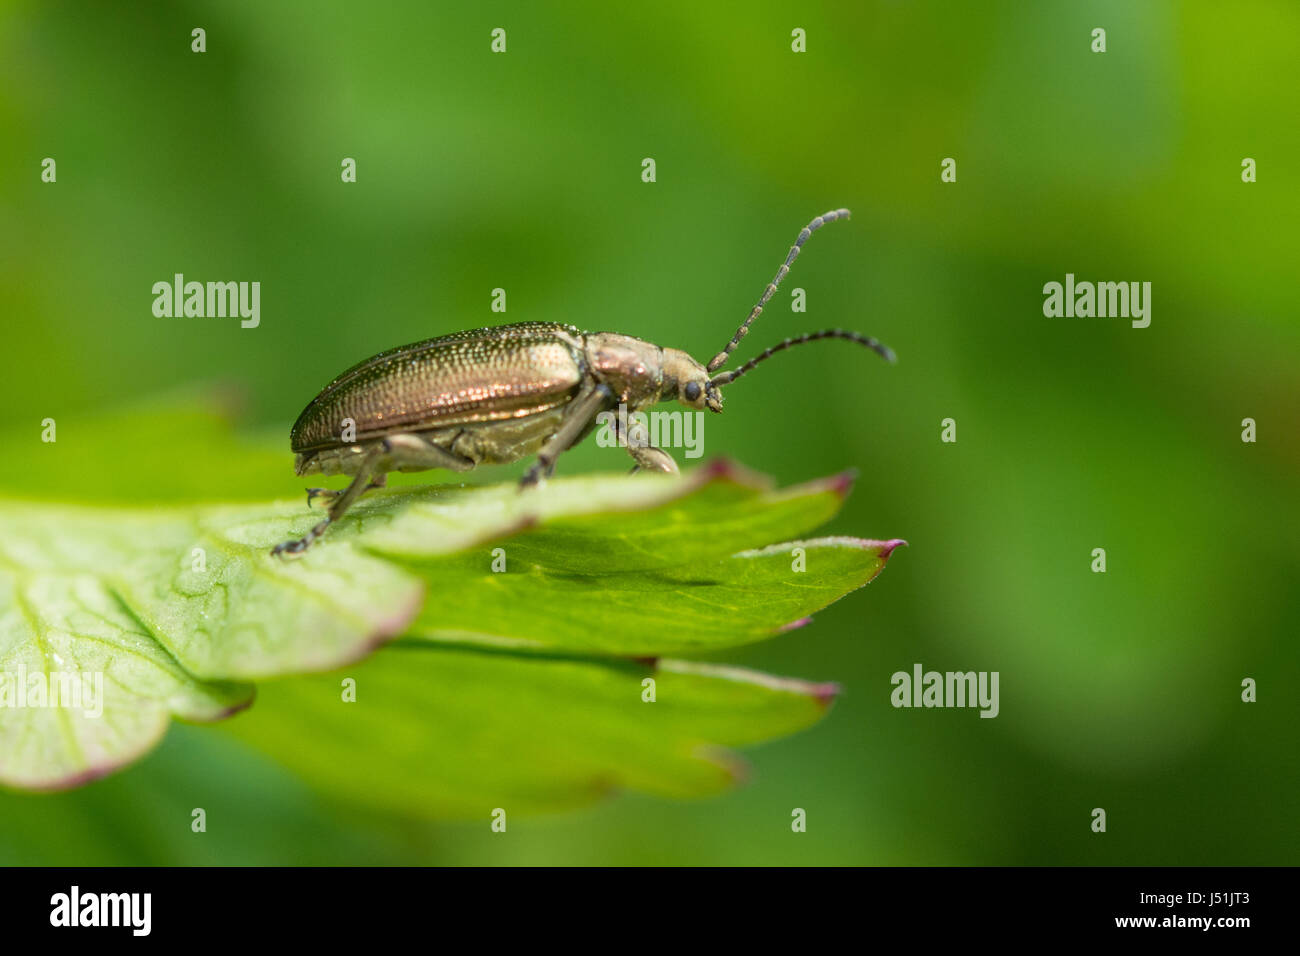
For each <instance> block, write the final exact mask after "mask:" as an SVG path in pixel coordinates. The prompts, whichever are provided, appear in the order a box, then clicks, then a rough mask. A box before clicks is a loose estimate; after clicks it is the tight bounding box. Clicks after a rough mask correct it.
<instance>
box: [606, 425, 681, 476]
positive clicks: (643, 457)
mask: <svg viewBox="0 0 1300 956" xmlns="http://www.w3.org/2000/svg"><path fill="white" fill-rule="evenodd" d="M613 426H614V436H615V438H616V439H617V440H618V443H619V444H620V445H624V446H625V447H626V448H627V453H628V454H629V455H631V456H632V460H633V461H634V462H636V464H635V465H633V466H632V474H634V475H635V474H636V473H637V472H638V471H640V470H641V469H642V468H644V469H646V470H647V471H662V472H665V473H666V474H669V475H677V474H681V470H680V469H679V468H678V467H677V461H676V460H675V459H674V458H673V456H672V455H670V454H668V452H666V451H664V450H663V449H662V448H656V447H655V446H654V445H652V444H650V442H649V441H648V440H646V438H645V436H644V435H643V434H639V433H638V434H631V435H629V434H627V433H626V432H624V431H623V428H622V425H620V423H619V421H618V419H617V418H615V419H614V422H613ZM628 431H632V429H628ZM638 432H639V429H638Z"/></svg>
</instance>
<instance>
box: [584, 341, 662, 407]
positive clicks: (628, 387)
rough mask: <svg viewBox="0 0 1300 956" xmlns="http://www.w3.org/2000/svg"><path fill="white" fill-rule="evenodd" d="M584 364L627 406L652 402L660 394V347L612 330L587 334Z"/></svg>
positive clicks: (639, 405) (659, 397)
mask: <svg viewBox="0 0 1300 956" xmlns="http://www.w3.org/2000/svg"><path fill="white" fill-rule="evenodd" d="M586 353H587V366H588V368H589V369H590V371H591V374H592V375H593V376H594V377H595V378H596V380H597V381H599V382H602V383H603V384H605V385H608V386H609V388H610V390H611V391H613V393H614V395H615V396H616V397H617V398H618V400H619V401H620V402H622V403H624V404H626V405H627V406H628V407H629V408H640V407H641V406H644V405H653V404H654V403H655V402H658V401H661V400H663V399H664V398H667V397H670V396H668V395H665V394H664V361H663V360H664V350H663V349H662V348H660V347H659V346H657V345H655V344H653V343H651V342H646V341H643V340H642V339H637V338H633V337H632V336H630V335H619V334H618V333H616V332H594V333H591V334H589V335H588V336H587V343H586Z"/></svg>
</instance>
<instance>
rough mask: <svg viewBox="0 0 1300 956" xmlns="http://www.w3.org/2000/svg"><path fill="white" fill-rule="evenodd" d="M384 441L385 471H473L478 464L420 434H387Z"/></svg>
mask: <svg viewBox="0 0 1300 956" xmlns="http://www.w3.org/2000/svg"><path fill="white" fill-rule="evenodd" d="M385 442H386V447H387V450H388V460H387V468H386V469H385V470H386V471H429V470H431V469H434V468H445V469H446V470H448V471H473V470H474V466H475V465H477V464H478V462H476V461H475V460H474V459H473V458H467V457H465V456H464V455H458V454H456V453H455V452H454V451H448V450H447V449H445V448H443V447H442V446H441V445H435V444H434V443H433V442H431V441H429V440H428V439H427V438H425V437H423V436H422V435H413V434H400V435H389V436H388V438H386V439H385Z"/></svg>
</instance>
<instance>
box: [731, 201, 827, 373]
mask: <svg viewBox="0 0 1300 956" xmlns="http://www.w3.org/2000/svg"><path fill="white" fill-rule="evenodd" d="M848 218H849V211H848V210H847V209H832V210H831V211H830V212H827V213H823V214H822V215H820V216H818V217H817V218H816V219H814V220H813V221H812V222H810V223H808V225H806V226H804V227H803V229H802V230H800V232H799V238H798V239H796V240H795V241H794V245H793V246H791V247H790V254H789V255H788V256H786V257H785V262H783V263H781V268H779V269H777V270H776V278H774V279H773V280H772V281H771V282H769V283H768V284H767V288H766V289H764V290H763V297H762V298H761V299H759V300H758V305H756V306H754V311H752V312H750V313H749V318H747V319H746V320H745V321H744V322H742V323H741V324H740V328H738V329H736V334H735V335H733V336H732V337H731V341H730V342H728V343H727V347H726V348H725V349H723V350H722V351H721V352H719V353H718V354H717V355H715V356H713V360H712V361H711V362H709V365H708V370H709V371H710V372H713V371H716V370H717V369H719V368H721V367H722V365H723V364H724V363H725V362H726V361H727V356H728V355H730V354H731V353H732V352H733V351H735V348H736V346H737V345H739V344H740V340H741V339H743V338H744V337H745V336H746V335H747V334H748V333H749V326H750V323H752V322H753V321H754V320H755V319H756V318H758V317H759V315H760V314H761V313H762V311H763V306H765V305H767V303H768V300H769V299H771V298H772V296H773V294H774V293H775V292H776V287H777V286H779V285H780V284H781V280H782V279H784V278H785V277H786V274H787V273H788V272H789V271H790V265H791V263H793V262H794V260H795V258H796V257H797V256H798V255H799V250H800V249H801V248H802V247H803V244H804V243H805V242H807V241H808V237H809V236H811V235H812V234H813V233H814V232H816V231H817V230H818V229H820V228H821V227H822V226H824V225H826V223H828V222H834V221H835V220H836V219H848Z"/></svg>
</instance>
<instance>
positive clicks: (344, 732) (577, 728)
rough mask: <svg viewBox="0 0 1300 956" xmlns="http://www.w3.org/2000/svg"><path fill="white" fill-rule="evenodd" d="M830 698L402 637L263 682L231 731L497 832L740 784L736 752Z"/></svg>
mask: <svg viewBox="0 0 1300 956" xmlns="http://www.w3.org/2000/svg"><path fill="white" fill-rule="evenodd" d="M346 678H351V679H353V680H354V681H355V689H356V699H355V702H347V701H345V700H344V699H343V687H342V682H343V681H344V679H346ZM646 678H653V680H654V684H655V686H654V696H655V700H654V702H653V703H650V702H646V701H645V700H644V699H643V695H644V694H645V693H646V687H645V686H644V684H643V681H645V680H646ZM835 690H836V688H835V687H834V685H829V684H813V683H808V682H804V681H796V680H782V679H778V678H772V677H769V676H767V675H764V674H758V673H755V672H753V671H747V670H743V669H740V668H728V667H724V666H719V665H714V664H704V663H691V662H685V661H670V660H661V661H659V662H657V665H655V664H643V663H637V662H633V661H588V660H581V659H557V658H544V657H535V656H529V657H520V656H516V655H514V654H510V653H485V652H483V651H476V650H470V649H466V648H448V647H435V646H432V645H421V644H415V643H411V642H407V641H402V642H400V643H399V644H397V645H394V646H393V647H390V648H388V649H386V650H385V651H384V652H383V653H381V654H376V655H375V656H373V657H371V658H370V659H369V660H367V661H365V662H364V663H362V664H360V665H357V666H356V667H353V668H350V669H347V670H344V671H340V672H338V673H337V674H331V675H327V676H318V677H311V678H298V679H294V680H289V681H275V682H272V683H268V684H265V685H263V687H262V689H261V692H260V696H259V699H258V703H257V707H255V708H253V709H252V710H250V711H249V712H248V713H246V714H241V715H240V716H239V717H238V718H236V719H235V720H232V721H230V722H228V723H227V724H226V725H225V729H226V730H227V731H228V732H230V733H232V734H234V735H235V736H237V737H239V738H241V739H243V740H245V741H246V742H248V743H249V744H250V745H252V746H253V747H255V748H256V749H258V750H261V751H263V752H265V753H267V754H269V755H270V756H272V757H273V758H275V760H276V761H277V762H279V763H282V764H283V765H285V766H287V767H288V768H289V769H290V770H291V771H292V772H294V773H295V774H297V775H299V776H300V777H301V778H302V779H303V780H305V781H306V782H308V783H310V784H312V785H314V786H315V787H317V788H318V789H322V790H325V791H328V792H330V793H332V794H334V795H336V796H339V797H341V798H344V799H347V800H348V801H350V802H353V803H358V804H362V805H365V806H371V807H376V808H379V809H383V810H389V811H396V812H399V813H403V814H407V815H410V816H416V817H451V818H477V819H481V820H483V821H484V822H485V824H486V821H487V820H488V819H489V814H490V813H491V812H492V811H493V810H494V809H495V808H498V807H500V808H502V809H504V810H505V811H506V814H507V817H509V815H511V814H514V813H535V812H541V811H553V810H560V809H565V808H568V807H573V806H578V805H581V804H584V803H589V802H591V801H593V800H596V799H599V798H600V797H603V796H605V795H607V794H609V793H611V792H614V791H618V790H636V791H639V792H643V793H649V794H653V795H656V796H662V797H672V798H687V797H702V796H708V795H711V794H715V793H718V792H720V791H722V790H725V789H726V788H727V787H729V786H731V785H732V784H734V783H735V782H736V781H737V780H739V779H742V778H743V776H744V774H745V766H744V764H743V762H741V761H740V759H739V758H738V757H736V756H735V755H734V754H733V753H731V752H730V751H729V750H727V749H726V748H727V747H733V746H743V745H747V744H754V743H758V742H760V741H765V740H771V739H773V738H776V737H781V736H785V735H788V734H791V733H794V732H796V731H798V730H801V729H803V728H805V727H808V726H810V725H811V724H813V723H815V722H816V721H817V720H819V719H820V718H821V717H822V716H823V715H824V714H825V712H826V709H827V707H828V706H829V704H830V702H831V700H832V698H833V696H834V694H835Z"/></svg>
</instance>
